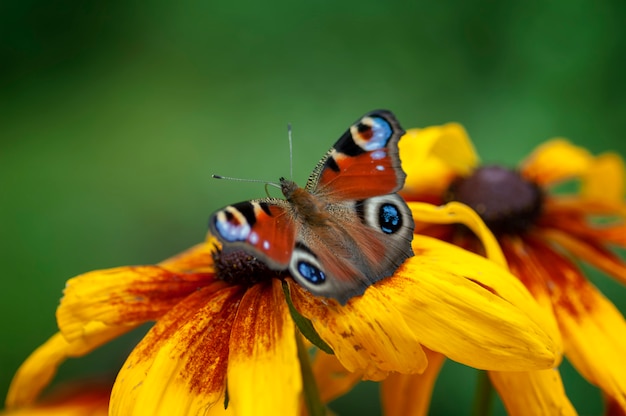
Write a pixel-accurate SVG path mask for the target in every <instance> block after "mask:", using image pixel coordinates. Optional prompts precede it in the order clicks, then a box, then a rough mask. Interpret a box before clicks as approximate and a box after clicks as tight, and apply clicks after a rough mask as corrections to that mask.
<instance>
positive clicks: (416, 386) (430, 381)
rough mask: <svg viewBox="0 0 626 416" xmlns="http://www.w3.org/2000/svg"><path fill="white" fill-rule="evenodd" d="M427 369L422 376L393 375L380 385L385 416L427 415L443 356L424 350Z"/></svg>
mask: <svg viewBox="0 0 626 416" xmlns="http://www.w3.org/2000/svg"><path fill="white" fill-rule="evenodd" d="M424 352H425V353H426V356H427V357H428V368H426V371H424V373H422V374H399V373H394V374H391V375H390V376H389V377H387V378H386V379H385V380H383V381H382V382H381V384H380V389H381V400H382V406H383V413H384V414H385V415H386V416H421V415H427V414H428V408H429V406H430V399H431V396H432V392H433V388H434V387H435V381H436V380H437V376H438V375H439V370H441V366H442V365H443V363H444V361H445V356H444V355H443V354H439V353H437V352H434V351H430V350H429V349H428V348H424Z"/></svg>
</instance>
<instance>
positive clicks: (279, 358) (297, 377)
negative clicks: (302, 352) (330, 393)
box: [228, 279, 302, 415]
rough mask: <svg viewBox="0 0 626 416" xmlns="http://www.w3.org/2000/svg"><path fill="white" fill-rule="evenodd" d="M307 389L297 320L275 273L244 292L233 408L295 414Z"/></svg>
mask: <svg viewBox="0 0 626 416" xmlns="http://www.w3.org/2000/svg"><path fill="white" fill-rule="evenodd" d="M301 392H302V379H301V373H300V363H299V361H298V353H297V346H296V338H295V325H294V322H293V320H292V318H291V315H290V314H289V309H288V307H287V303H286V301H285V296H284V294H283V291H282V287H281V282H280V281H279V280H277V279H272V280H271V281H270V282H267V283H262V284H261V283H260V284H256V285H254V286H252V287H251V288H250V289H248V291H247V292H246V293H245V294H244V296H243V298H242V300H241V303H240V305H239V308H238V310H237V317H236V318H235V322H234V323H233V328H232V333H231V337H230V355H229V360H228V395H229V398H230V404H229V408H230V407H231V406H232V410H233V412H234V413H235V414H238V415H295V414H297V410H298V408H299V403H300V402H299V401H300V395H301Z"/></svg>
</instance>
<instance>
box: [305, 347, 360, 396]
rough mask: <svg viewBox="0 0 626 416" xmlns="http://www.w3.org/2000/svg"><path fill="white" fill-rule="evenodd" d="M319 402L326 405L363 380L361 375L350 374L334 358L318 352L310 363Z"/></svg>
mask: <svg viewBox="0 0 626 416" xmlns="http://www.w3.org/2000/svg"><path fill="white" fill-rule="evenodd" d="M311 367H312V370H313V376H314V377H315V381H316V384H317V388H318V391H319V395H320V400H321V401H322V402H323V403H328V402H329V401H331V400H334V399H336V398H337V397H340V396H343V395H344V394H346V393H347V392H349V391H350V390H351V389H352V387H354V386H355V385H356V384H357V383H358V382H359V381H361V379H362V378H363V373H362V372H361V371H358V372H355V373H353V372H350V371H348V370H346V368H345V367H344V366H343V365H341V362H340V361H339V360H338V359H337V357H336V356H334V355H330V354H326V353H325V352H324V351H321V350H318V351H317V352H316V353H315V359H314V360H313V362H312V363H311Z"/></svg>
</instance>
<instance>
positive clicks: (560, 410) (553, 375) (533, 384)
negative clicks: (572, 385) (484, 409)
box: [489, 369, 577, 416]
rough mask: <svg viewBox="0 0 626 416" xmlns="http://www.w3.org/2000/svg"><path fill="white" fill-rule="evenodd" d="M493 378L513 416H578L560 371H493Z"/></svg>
mask: <svg viewBox="0 0 626 416" xmlns="http://www.w3.org/2000/svg"><path fill="white" fill-rule="evenodd" d="M489 378H490V379H491V382H492V383H493V386H494V387H495V388H496V390H497V391H498V394H499V395H500V398H501V399H502V401H503V402H504V406H505V407H506V410H507V413H508V414H509V415H510V416H516V415H519V416H526V415H562V416H567V415H571V416H575V415H577V413H576V410H575V409H574V407H573V406H572V403H571V402H570V401H569V399H568V398H567V395H566V394H565V390H564V389H563V382H562V380H561V375H560V374H559V371H558V370H556V369H552V370H542V371H525V372H506V373H503V372H499V371H492V372H490V373H489Z"/></svg>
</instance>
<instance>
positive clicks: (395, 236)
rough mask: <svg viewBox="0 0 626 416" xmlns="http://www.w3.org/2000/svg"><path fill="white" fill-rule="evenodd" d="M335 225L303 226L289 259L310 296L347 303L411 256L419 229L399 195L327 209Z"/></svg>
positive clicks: (295, 274)
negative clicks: (311, 294) (416, 229)
mask: <svg viewBox="0 0 626 416" xmlns="http://www.w3.org/2000/svg"><path fill="white" fill-rule="evenodd" d="M328 209H329V211H330V212H331V213H332V218H333V221H330V222H329V223H328V224H325V225H323V226H315V225H309V226H303V227H301V228H300V231H299V232H298V237H297V239H296V245H295V248H294V250H293V254H292V256H291V261H290V264H289V270H290V272H291V275H292V276H293V277H294V278H295V279H296V280H297V281H298V282H299V283H300V284H301V285H302V286H304V287H305V288H307V289H308V290H309V291H310V292H311V293H313V294H315V295H320V296H325V297H331V298H334V299H337V300H338V301H339V302H340V303H342V304H345V303H346V302H347V301H348V300H349V299H350V298H352V297H353V296H358V295H362V294H363V292H364V291H365V289H367V287H369V286H370V285H371V284H372V283H375V282H377V281H379V280H381V279H383V278H385V277H388V276H391V275H393V273H394V272H395V270H396V269H397V268H398V267H399V266H400V265H401V264H402V263H403V262H404V260H406V259H407V258H409V257H411V256H412V255H413V251H412V250H411V240H412V239H413V229H414V228H415V226H414V223H413V218H412V216H411V212H410V211H409V209H408V207H407V206H406V204H405V202H404V200H403V199H402V197H400V196H399V195H398V194H389V195H382V196H377V197H372V198H367V199H365V200H361V201H345V202H344V203H341V204H334V205H331V206H329V208H328Z"/></svg>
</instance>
